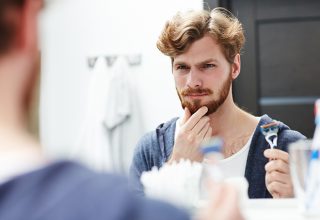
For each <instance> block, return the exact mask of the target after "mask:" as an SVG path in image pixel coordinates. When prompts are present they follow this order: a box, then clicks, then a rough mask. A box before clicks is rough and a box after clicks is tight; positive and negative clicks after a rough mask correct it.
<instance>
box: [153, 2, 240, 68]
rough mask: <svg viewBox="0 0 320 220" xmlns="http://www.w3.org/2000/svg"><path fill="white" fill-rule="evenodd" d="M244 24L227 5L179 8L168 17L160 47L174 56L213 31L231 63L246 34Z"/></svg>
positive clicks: (172, 57) (160, 39) (238, 51)
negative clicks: (188, 9) (210, 7)
mask: <svg viewBox="0 0 320 220" xmlns="http://www.w3.org/2000/svg"><path fill="white" fill-rule="evenodd" d="M243 32H244V31H243V28H242V24H241V23H240V22H239V20H238V19H237V18H236V17H235V16H234V15H233V14H232V13H231V12H230V11H228V10H227V9H225V8H220V7H219V8H215V9H213V10H212V11H211V12H209V11H206V10H200V11H188V12H185V13H180V12H178V13H177V14H176V15H175V16H174V17H173V18H172V19H171V20H169V21H167V23H166V24H165V27H164V29H163V31H162V33H161V34H160V36H159V39H158V41H157V47H158V49H159V50H160V51H161V52H162V53H163V54H165V55H167V56H170V57H171V59H172V60H173V59H174V57H175V56H177V55H180V54H182V53H184V52H186V51H187V50H188V48H189V47H190V45H191V44H192V43H193V42H195V41H196V40H199V39H201V38H202V37H204V35H209V36H211V37H212V38H213V39H215V40H217V42H218V43H219V44H220V45H221V46H222V51H223V53H224V55H225V57H226V59H227V60H228V62H229V63H233V62H234V58H235V56H236V55H237V54H238V53H240V51H241V49H242V47H243V44H244V42H245V37H244V33H243Z"/></svg>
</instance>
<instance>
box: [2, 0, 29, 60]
mask: <svg viewBox="0 0 320 220" xmlns="http://www.w3.org/2000/svg"><path fill="white" fill-rule="evenodd" d="M24 3H25V0H0V54H3V53H5V52H7V50H8V49H9V48H10V47H11V46H12V43H13V41H14V39H15V35H16V32H17V27H15V25H14V22H13V21H12V20H11V19H10V10H12V9H20V8H22V7H23V5H24Z"/></svg>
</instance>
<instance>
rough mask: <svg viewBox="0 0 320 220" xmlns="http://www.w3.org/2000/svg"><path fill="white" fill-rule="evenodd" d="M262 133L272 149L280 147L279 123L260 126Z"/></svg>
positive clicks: (274, 122)
mask: <svg viewBox="0 0 320 220" xmlns="http://www.w3.org/2000/svg"><path fill="white" fill-rule="evenodd" d="M260 131H261V132H262V134H263V135H264V137H265V139H266V141H267V142H268V143H269V145H270V148H271V149H273V148H275V147H276V146H277V145H278V143H277V142H278V131H279V123H278V122H277V121H273V122H271V123H268V124H265V125H262V126H260Z"/></svg>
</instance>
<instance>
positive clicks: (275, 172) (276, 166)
mask: <svg viewBox="0 0 320 220" xmlns="http://www.w3.org/2000/svg"><path fill="white" fill-rule="evenodd" d="M264 156H265V157H266V158H268V159H269V160H270V161H269V162H268V163H267V164H266V166H265V170H266V178H265V181H266V186H267V189H268V191H269V192H270V194H271V195H272V197H273V198H290V197H293V185H292V181H291V175H290V168H289V154H288V153H287V152H285V151H282V150H278V149H267V150H265V151H264Z"/></svg>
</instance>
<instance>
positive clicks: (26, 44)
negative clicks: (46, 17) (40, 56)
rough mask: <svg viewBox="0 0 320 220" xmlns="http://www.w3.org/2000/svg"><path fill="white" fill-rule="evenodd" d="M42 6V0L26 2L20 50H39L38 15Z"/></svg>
mask: <svg viewBox="0 0 320 220" xmlns="http://www.w3.org/2000/svg"><path fill="white" fill-rule="evenodd" d="M41 6H42V1H41V0H25V4H24V6H23V7H22V9H21V10H22V13H21V22H20V31H19V32H20V35H19V46H20V49H23V50H26V51H30V52H35V51H37V49H38V44H37V43H38V13H39V10H40V9H41Z"/></svg>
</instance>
